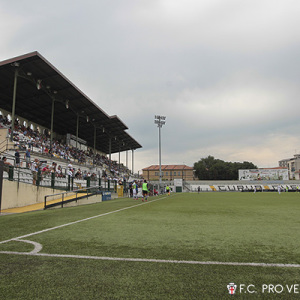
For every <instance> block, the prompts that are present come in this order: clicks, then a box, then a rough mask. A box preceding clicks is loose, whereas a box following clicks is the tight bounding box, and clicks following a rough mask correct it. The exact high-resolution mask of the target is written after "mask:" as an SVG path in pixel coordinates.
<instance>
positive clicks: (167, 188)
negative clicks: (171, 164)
mask: <svg viewBox="0 0 300 300" xmlns="http://www.w3.org/2000/svg"><path fill="white" fill-rule="evenodd" d="M166 193H167V194H168V196H170V187H169V185H167V186H166Z"/></svg>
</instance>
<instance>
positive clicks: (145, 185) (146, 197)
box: [142, 179, 148, 202]
mask: <svg viewBox="0 0 300 300" xmlns="http://www.w3.org/2000/svg"><path fill="white" fill-rule="evenodd" d="M142 190H143V200H142V201H143V202H144V201H147V199H148V183H147V180H146V179H145V180H144V183H143V185H142Z"/></svg>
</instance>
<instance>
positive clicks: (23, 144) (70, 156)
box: [0, 115, 130, 180]
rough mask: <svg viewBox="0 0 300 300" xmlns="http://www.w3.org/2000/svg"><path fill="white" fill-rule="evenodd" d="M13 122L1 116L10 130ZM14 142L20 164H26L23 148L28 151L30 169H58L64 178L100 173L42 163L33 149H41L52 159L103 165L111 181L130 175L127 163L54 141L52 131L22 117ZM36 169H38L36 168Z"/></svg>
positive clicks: (43, 170)
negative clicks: (41, 129)
mask: <svg viewBox="0 0 300 300" xmlns="http://www.w3.org/2000/svg"><path fill="white" fill-rule="evenodd" d="M10 124H11V122H10V121H9V120H8V119H7V117H6V116H5V117H3V116H2V115H0V126H1V127H2V128H3V127H6V128H8V129H9V131H10V130H11V129H10ZM13 142H14V144H15V146H16V149H17V150H16V153H15V161H16V166H21V167H24V166H23V165H22V160H21V159H20V151H22V152H24V160H25V163H26V167H27V168H31V170H32V171H33V169H32V164H36V165H37V167H38V168H40V169H41V171H42V174H45V175H47V174H50V173H51V172H55V173H56V176H57V177H64V176H66V175H71V176H73V177H75V178H77V179H86V178H87V177H95V176H96V174H91V173H90V172H88V171H81V169H80V168H78V169H77V170H75V169H74V168H73V167H72V168H70V167H69V166H70V165H71V164H69V166H68V167H67V168H66V169H65V170H64V171H63V170H62V167H61V165H58V166H57V164H56V163H55V162H53V163H52V165H51V166H49V165H47V164H46V165H44V164H43V163H42V162H38V161H37V162H36V161H35V160H34V161H32V159H31V152H32V151H34V152H38V153H40V154H43V155H45V156H50V157H51V158H58V159H62V160H65V161H68V162H71V161H73V162H76V163H78V164H82V165H87V164H90V165H89V167H91V166H92V165H95V166H100V167H102V170H103V171H102V174H101V176H102V177H103V178H105V179H110V180H123V179H124V178H128V177H129V175H130V170H129V169H128V168H127V167H125V166H124V165H123V164H121V165H119V164H118V163H117V162H116V161H110V160H109V159H108V158H107V157H106V156H105V155H100V154H99V153H96V154H94V151H93V149H91V148H90V149H88V148H87V150H81V149H79V148H76V147H73V146H70V145H67V144H66V143H65V142H64V141H63V140H57V139H56V140H53V141H52V143H51V142H50V133H49V131H47V130H45V131H44V132H43V133H41V132H39V130H38V129H35V130H33V129H31V128H30V127H29V126H28V127H26V126H24V125H21V124H20V122H19V121H18V119H16V120H15V123H14V130H13ZM33 172H34V171H33Z"/></svg>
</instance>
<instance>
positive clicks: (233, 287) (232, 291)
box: [227, 282, 237, 295]
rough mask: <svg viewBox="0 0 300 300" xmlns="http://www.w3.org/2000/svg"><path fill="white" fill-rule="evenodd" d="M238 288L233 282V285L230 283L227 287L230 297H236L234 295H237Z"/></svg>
mask: <svg viewBox="0 0 300 300" xmlns="http://www.w3.org/2000/svg"><path fill="white" fill-rule="evenodd" d="M236 287H237V285H236V284H234V283H233V282H232V283H229V284H228V285H227V289H228V292H229V294H230V295H234V294H235V291H236Z"/></svg>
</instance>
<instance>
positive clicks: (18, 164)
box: [15, 149, 20, 168]
mask: <svg viewBox="0 0 300 300" xmlns="http://www.w3.org/2000/svg"><path fill="white" fill-rule="evenodd" d="M15 162H16V167H18V168H19V167H20V152H19V149H16V152H15Z"/></svg>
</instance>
